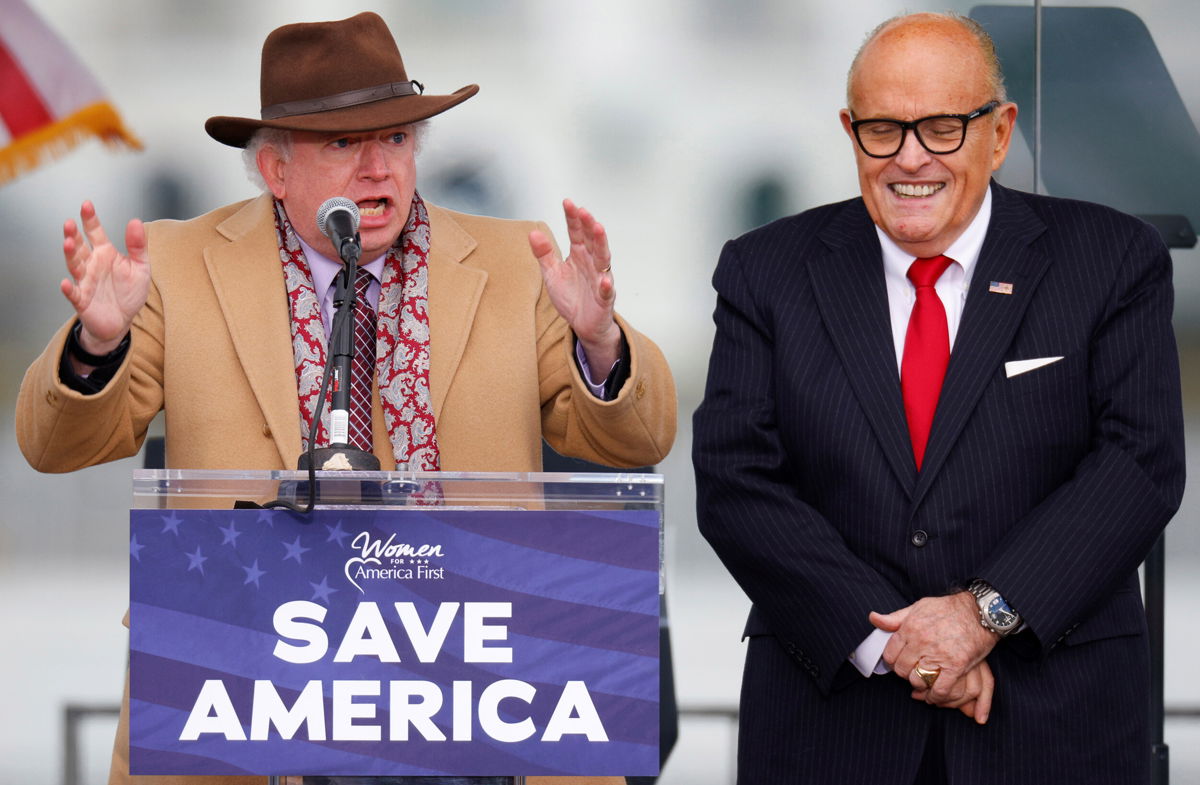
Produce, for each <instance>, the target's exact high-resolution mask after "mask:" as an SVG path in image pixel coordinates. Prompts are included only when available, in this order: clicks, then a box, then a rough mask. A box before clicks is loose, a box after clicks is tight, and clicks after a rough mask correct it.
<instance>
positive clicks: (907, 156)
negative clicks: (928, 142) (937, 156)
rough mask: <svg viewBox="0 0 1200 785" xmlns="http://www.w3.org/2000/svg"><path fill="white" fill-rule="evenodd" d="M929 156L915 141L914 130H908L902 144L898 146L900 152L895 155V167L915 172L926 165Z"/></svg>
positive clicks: (919, 143)
mask: <svg viewBox="0 0 1200 785" xmlns="http://www.w3.org/2000/svg"><path fill="white" fill-rule="evenodd" d="M930 155H931V154H930V152H929V151H928V150H926V149H925V148H924V147H922V146H921V142H920V140H919V139H917V132H916V129H913V128H910V129H908V132H907V133H905V134H904V144H902V145H900V152H898V153H896V165H897V166H899V167H900V168H901V169H903V170H904V171H906V172H915V171H917V170H918V169H920V168H921V167H922V166H924V165H925V164H926V163H928V161H929V159H930Z"/></svg>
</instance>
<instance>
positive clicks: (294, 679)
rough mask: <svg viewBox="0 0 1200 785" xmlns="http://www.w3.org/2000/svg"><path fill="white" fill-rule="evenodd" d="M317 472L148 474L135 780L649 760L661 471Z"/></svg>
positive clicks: (521, 769)
mask: <svg viewBox="0 0 1200 785" xmlns="http://www.w3.org/2000/svg"><path fill="white" fill-rule="evenodd" d="M308 478H309V475H308V473H307V472H297V471H271V472H253V471H184V470H142V471H135V472H134V476H133V500H134V505H133V511H132V512H131V539H130V548H131V550H130V554H131V561H130V570H131V596H130V615H131V633H130V676H131V686H132V697H131V701H130V715H131V739H132V743H131V761H132V765H131V773H134V774H163V775H166V774H239V773H246V774H257V775H266V776H268V777H271V778H272V780H271V781H272V782H276V781H279V778H280V777H282V776H283V775H290V776H297V775H303V776H305V779H306V782H316V783H337V782H339V781H343V780H344V781H354V782H357V781H358V778H361V777H378V778H380V779H377V780H375V781H376V782H378V783H387V782H388V781H389V780H390V779H395V778H402V777H455V776H462V777H485V776H494V777H504V778H505V780H504V781H506V782H514V783H518V782H524V781H525V777H526V776H527V775H528V776H530V778H531V782H533V781H536V779H537V778H538V777H541V776H577V775H585V776H586V775H594V776H601V775H629V776H634V775H636V776H652V775H655V774H657V773H658V609H659V600H660V596H661V593H662V591H663V578H662V547H663V535H662V510H663V491H664V487H663V478H662V476H661V475H657V474H620V473H614V474H595V473H583V474H568V473H452V472H424V473H411V472H318V473H317V479H316V484H315V486H314V488H315V493H314V496H315V499H316V505H315V508H314V511H313V512H312V513H310V514H309V515H302V514H299V513H296V512H291V511H286V510H267V509H264V507H268V506H270V505H271V503H272V502H273V501H275V500H278V499H285V500H288V501H291V502H292V503H296V504H299V505H303V504H304V503H305V501H306V500H307V498H308V495H309V487H308ZM235 505H236V506H237V507H238V509H235ZM556 701H557V702H556Z"/></svg>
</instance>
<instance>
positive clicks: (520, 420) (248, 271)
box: [17, 196, 676, 785]
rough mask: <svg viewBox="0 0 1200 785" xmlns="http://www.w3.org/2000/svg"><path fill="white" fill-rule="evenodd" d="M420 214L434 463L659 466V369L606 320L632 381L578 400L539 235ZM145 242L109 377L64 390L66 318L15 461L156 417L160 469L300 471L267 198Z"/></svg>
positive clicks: (92, 458) (65, 454)
mask: <svg viewBox="0 0 1200 785" xmlns="http://www.w3.org/2000/svg"><path fill="white" fill-rule="evenodd" d="M428 209H429V219H430V231H431V247H430V253H429V322H430V393H431V396H432V399H433V410H434V417H435V420H436V424H437V437H438V444H439V448H440V452H441V466H442V469H443V470H444V471H537V470H539V469H540V468H541V439H542V437H545V439H546V440H547V441H548V442H549V443H550V445H551V446H552V447H554V448H555V449H556V450H558V451H559V452H560V453H563V454H566V455H572V456H575V457H580V458H585V459H588V460H591V461H595V462H598V463H602V464H606V465H610V466H617V467H636V466H646V465H652V464H655V463H657V462H659V461H660V460H661V459H662V458H663V457H664V456H666V454H667V452H668V451H669V450H670V448H671V444H672V442H673V440H674V438H675V412H676V402H675V386H674V382H673V381H672V379H671V374H670V370H669V369H668V367H667V363H666V360H665V359H664V358H663V356H662V353H661V352H660V351H659V349H658V347H657V346H655V345H654V343H653V342H651V341H650V340H649V339H647V338H646V337H644V336H642V335H641V334H640V333H638V332H636V331H635V330H633V328H631V327H630V326H629V325H628V324H627V323H626V322H624V321H623V320H621V319H619V318H618V322H619V324H620V326H621V329H622V330H623V331H624V334H625V338H626V340H627V341H628V343H629V347H630V356H631V360H632V364H631V369H630V376H629V379H628V380H627V381H626V382H625V384H624V386H623V387H622V389H621V391H620V393H619V394H618V395H617V397H616V398H615V399H614V400H612V401H607V402H606V401H600V400H599V399H597V398H595V397H594V396H593V395H592V394H591V393H590V392H589V391H588V390H587V388H586V387H585V386H584V385H583V381H582V379H581V378H580V375H579V372H578V369H577V367H576V364H575V362H574V360H573V352H574V349H573V338H572V335H571V332H570V329H569V328H568V326H567V324H566V322H565V321H564V320H563V319H562V318H561V317H560V316H559V315H558V313H557V312H556V311H555V309H554V306H553V305H552V304H551V302H550V299H549V297H548V296H547V294H546V291H545V287H544V286H543V283H542V277H541V272H540V270H539V268H538V264H537V260H536V259H535V258H534V257H533V255H532V253H531V252H530V250H529V243H528V235H529V232H530V230H532V229H534V228H540V229H542V230H543V231H546V232H547V234H548V235H549V232H548V230H547V229H546V227H545V226H544V225H542V224H538V223H532V222H517V221H502V220H498V219H494V218H482V217H478V216H472V215H466V214H463V213H455V212H451V211H449V210H444V209H442V208H438V207H436V206H433V205H429V206H428ZM147 238H148V245H149V257H150V260H151V275H152V284H151V289H150V294H149V298H148V300H147V302H146V305H145V307H144V308H142V310H141V312H140V313H139V314H138V316H137V318H136V319H135V320H134V324H133V330H132V336H131V346H130V351H129V354H128V357H127V358H126V361H125V362H124V364H123V365H122V367H121V369H120V370H119V371H118V373H117V375H116V376H115V377H114V378H113V379H112V381H110V382H109V383H108V384H107V385H106V386H105V388H104V389H103V390H102V391H101V392H99V393H97V394H95V395H82V394H80V393H78V392H75V391H74V390H71V389H70V388H68V387H66V386H65V385H63V384H62V382H61V381H60V379H59V374H58V367H59V360H60V357H61V355H62V351H63V346H64V342H65V340H66V335H67V331H68V330H69V329H70V326H71V323H68V324H66V325H64V326H63V328H62V329H60V330H59V331H58V333H57V334H56V335H55V336H54V338H53V339H52V340H51V341H50V343H49V345H48V346H47V347H46V350H45V351H44V352H43V353H42V355H41V356H40V357H38V359H37V360H35V361H34V363H33V364H32V365H31V366H30V368H29V370H28V371H27V373H26V375H25V379H24V381H23V382H22V385H21V391H20V395H19V397H18V401H17V440H18V443H19V444H20V447H21V451H22V452H23V453H24V455H25V457H26V459H27V460H28V461H29V463H30V464H31V465H32V466H33V467H34V468H36V469H38V470H40V471H46V472H68V471H73V470H75V469H79V468H83V467H85V466H91V465H94V464H97V463H102V462H104V461H109V460H114V459H117V458H123V457H127V456H130V455H133V454H135V453H136V452H137V451H138V449H139V448H140V446H141V443H142V441H143V439H144V438H145V436H146V431H147V428H148V426H149V424H150V421H151V420H152V419H153V418H154V416H155V415H156V414H157V413H158V412H159V410H165V412H166V449H167V466H168V467H170V468H179V469H264V470H265V469H292V468H295V466H296V460H297V458H298V456H299V454H300V449H301V431H300V418H299V413H298V412H299V410H298V403H297V401H298V394H297V383H296V371H295V365H294V362H293V355H292V341H291V329H290V315H289V312H288V304H287V294H286V291H285V288H284V282H283V275H282V268H281V264H280V261H279V249H278V242H277V239H276V234H275V227H274V214H273V211H272V201H271V199H270V197H269V196H260V197H258V198H256V199H252V200H249V201H246V202H241V203H238V204H234V205H229V206H227V207H223V208H220V209H217V210H215V211H213V212H211V213H208V214H206V215H203V216H200V217H199V218H195V219H193V220H190V221H185V222H177V221H156V222H154V223H151V224H148V225H147ZM374 437H375V438H374V443H375V445H376V454H377V455H378V456H379V459H380V461H381V464H382V466H383V468H384V469H385V470H391V469H394V468H395V461H394V459H393V457H392V454H391V451H390V444H389V441H388V436H387V431H386V427H385V426H384V424H383V416H382V410H381V409H380V406H379V399H378V391H376V394H375V418H374ZM127 754H128V736H127V726H126V716H125V712H124V711H123V712H122V722H121V728H120V729H119V731H118V743H117V745H116V750H115V751H114V766H113V772H114V774H113V779H112V780H111V781H112V782H127V781H128V782H133V781H140V780H143V779H146V780H147V781H149V780H150V779H151V778H141V777H137V778H132V777H129V776H128V774H127V772H128V758H127ZM207 779H208V778H161V777H159V778H153V781H154V782H155V783H159V784H165V783H168V782H170V783H175V782H178V783H180V785H182V784H183V783H187V784H188V785H199V784H200V783H203V782H205V780H207ZM576 779H577V778H576ZM576 779H572V778H530V780H529V782H530V783H531V785H533V784H534V783H538V782H543V783H549V782H554V783H558V784H559V785H566V783H571V782H573V781H576ZM210 781H211V782H212V783H213V784H214V785H217V784H218V783H219V785H243V783H245V785H250V784H251V783H253V785H262V783H263V782H264V780H263V778H261V777H258V778H229V777H222V778H213V779H211V780H210ZM579 781H581V782H583V781H586V782H589V783H599V782H604V781H606V780H601V779H586V780H579ZM608 781H619V779H616V780H614V779H613V778H609V780H608Z"/></svg>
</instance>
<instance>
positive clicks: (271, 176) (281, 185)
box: [254, 144, 287, 199]
mask: <svg viewBox="0 0 1200 785" xmlns="http://www.w3.org/2000/svg"><path fill="white" fill-rule="evenodd" d="M254 160H255V163H257V164H258V173H259V174H261V175H262V179H263V181H264V182H265V183H266V184H267V188H270V189H271V193H272V194H274V195H275V198H276V199H282V198H283V197H284V196H286V195H287V188H286V182H285V177H284V175H285V173H286V171H287V161H286V160H285V159H284V157H283V155H281V154H280V152H279V150H278V148H276V147H275V145H272V144H265V145H263V146H262V147H260V148H258V155H257V156H255V159H254Z"/></svg>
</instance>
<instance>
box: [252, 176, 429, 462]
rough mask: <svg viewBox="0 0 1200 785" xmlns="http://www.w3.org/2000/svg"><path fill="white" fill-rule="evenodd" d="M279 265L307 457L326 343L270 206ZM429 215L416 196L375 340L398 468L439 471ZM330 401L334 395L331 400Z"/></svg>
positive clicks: (383, 295) (304, 273)
mask: <svg viewBox="0 0 1200 785" xmlns="http://www.w3.org/2000/svg"><path fill="white" fill-rule="evenodd" d="M275 231H276V234H277V235H278V238H279V260H280V261H281V262H282V263H283V278H284V284H285V285H286V287H287V293H288V307H289V310H290V313H291V317H292V318H291V321H292V353H293V355H294V357H295V361H296V382H297V387H298V391H299V395H300V437H301V439H302V442H303V448H304V449H305V450H307V449H308V439H309V433H310V423H312V418H313V411H314V410H315V409H316V404H317V396H318V395H319V394H320V391H321V372H322V371H323V370H324V368H325V352H326V338H325V327H324V325H323V324H322V322H321V306H320V302H319V301H318V300H317V295H316V292H315V291H314V290H313V283H312V272H311V270H310V269H309V266H308V262H307V260H306V259H305V258H304V251H303V249H302V248H301V247H300V241H299V239H298V238H297V237H296V233H295V231H294V230H293V229H292V224H291V222H290V221H289V220H288V217H287V213H286V212H285V211H284V209H283V204H282V203H281V202H279V201H278V200H276V201H275ZM428 256H429V214H428V213H427V212H426V210H425V203H424V202H423V201H422V200H421V197H420V195H419V194H417V193H415V192H414V193H413V200H412V208H411V210H410V211H409V214H408V223H407V224H406V225H405V227H404V231H403V232H401V233H400V237H399V238H398V239H397V240H396V243H395V245H393V246H392V247H391V249H389V250H388V254H387V258H386V259H385V261H384V266H383V268H384V269H383V281H382V287H381V290H380V294H379V303H378V313H379V323H378V327H377V328H376V336H375V357H376V360H375V378H376V381H377V384H378V386H379V397H380V400H381V402H382V404H383V416H384V422H385V423H386V424H387V429H388V435H389V436H390V438H391V442H392V454H393V455H394V456H395V458H396V468H397V469H399V470H401V471H404V470H409V471H438V469H439V467H440V461H439V457H438V444H437V433H436V428H435V423H434V419H433V399H432V397H431V396H430V393H429V312H428V307H427V306H428V304H429V263H428ZM330 397H332V394H331V393H330ZM329 407H330V401H329V400H326V402H325V407H324V409H323V411H322V414H321V428H320V430H319V431H318V434H319V435H318V437H317V446H323V445H324V444H326V443H328V439H329V437H328V434H329Z"/></svg>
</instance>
